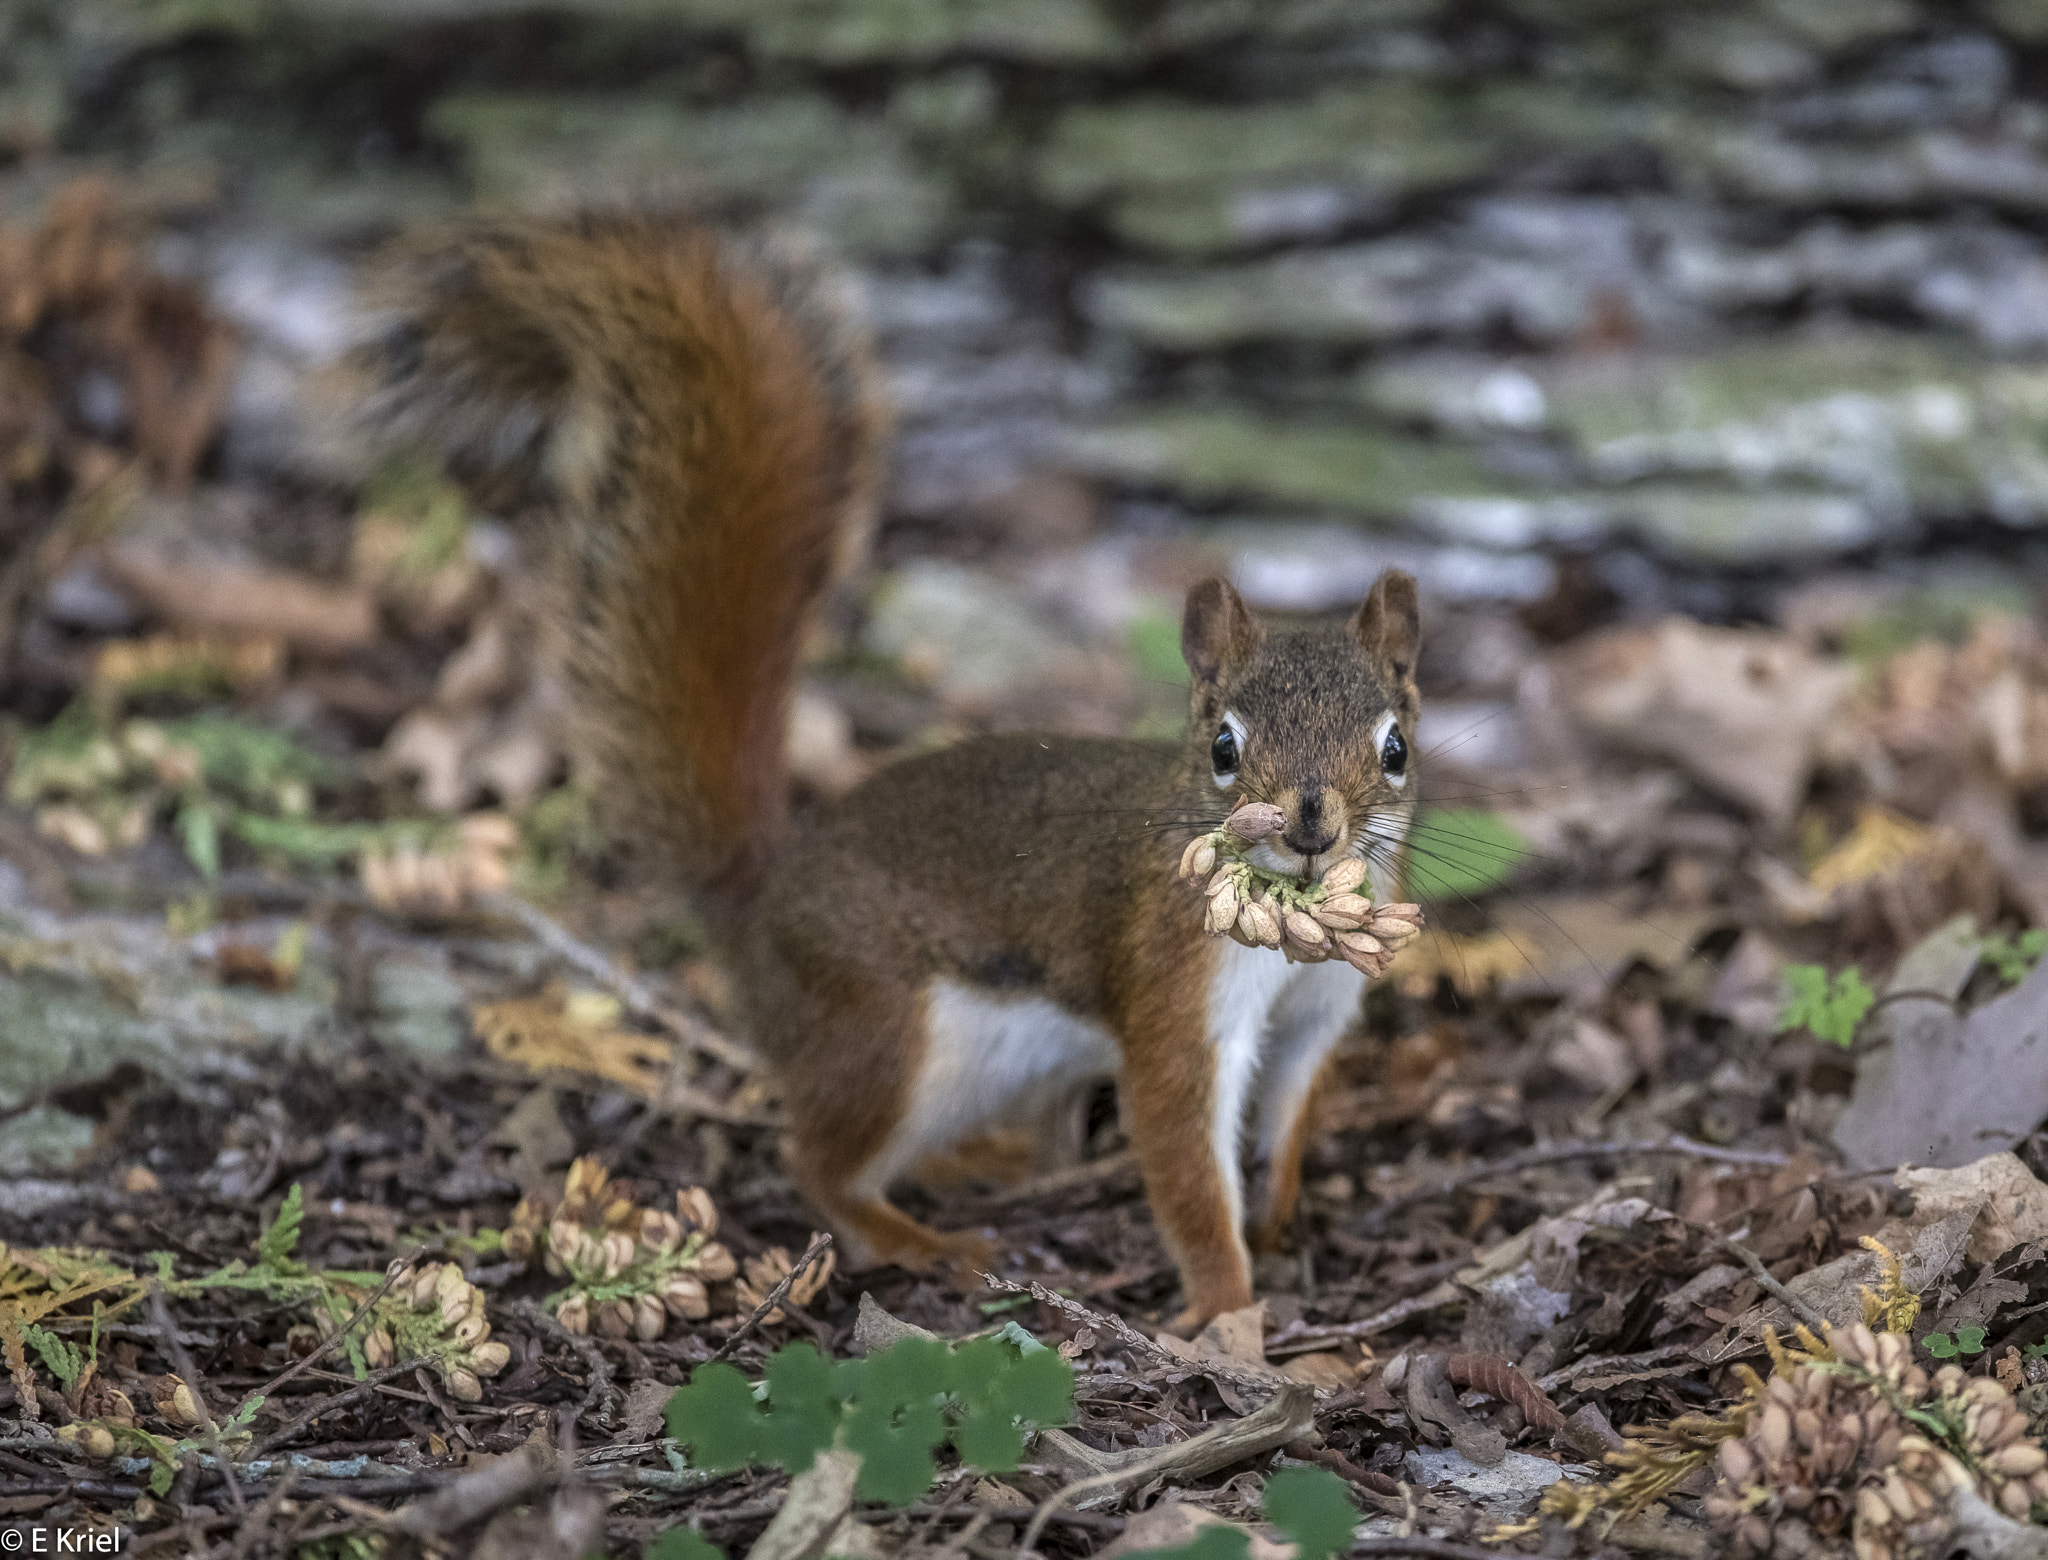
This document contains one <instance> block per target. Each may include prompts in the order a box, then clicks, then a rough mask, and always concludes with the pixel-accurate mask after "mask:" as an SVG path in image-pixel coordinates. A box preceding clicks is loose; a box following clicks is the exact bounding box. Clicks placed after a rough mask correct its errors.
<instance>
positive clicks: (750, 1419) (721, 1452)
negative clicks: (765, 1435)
mask: <svg viewBox="0 0 2048 1560" xmlns="http://www.w3.org/2000/svg"><path fill="white" fill-rule="evenodd" d="M666 1417H667V1419H668V1433H669V1434H670V1435H672V1436H674V1437H675V1438H676V1439H677V1440H678V1441H680V1442H682V1443H683V1444H684V1445H685V1446H688V1447H689V1448H690V1449H691V1450H692V1451H693V1452H695V1454H696V1461H697V1466H698V1467H700V1468H709V1469H711V1470H712V1471H713V1472H724V1471H725V1470H726V1469H729V1468H741V1467H744V1466H746V1464H748V1463H749V1462H752V1461H753V1460H754V1455H755V1448H756V1447H757V1445H758V1444H759V1439H760V1421H761V1411H760V1410H759V1409H757V1408H756V1407H755V1406H754V1389H753V1387H752V1385H751V1384H750V1383H749V1382H748V1381H747V1378H746V1377H745V1376H742V1375H741V1374H740V1373H739V1372H738V1371H737V1370H735V1369H733V1368H732V1366H730V1365H723V1364H721V1365H706V1366H704V1367H702V1368H701V1369H700V1370H698V1371H697V1372H696V1374H694V1375H693V1376H691V1378H690V1382H689V1385H688V1386H683V1387H678V1388H677V1389H676V1391H675V1394H674V1395H673V1396H672V1397H670V1398H669V1400H668V1410H667V1415H666Z"/></svg>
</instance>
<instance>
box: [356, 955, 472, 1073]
mask: <svg viewBox="0 0 2048 1560" xmlns="http://www.w3.org/2000/svg"><path fill="white" fill-rule="evenodd" d="M371 985H372V1000H373V1002H374V1004H375V1011H374V1012H373V1014H372V1015H371V1020H370V1032H371V1033H372V1034H373V1035H375V1036H376V1038H377V1039H378V1041H379V1042H381V1043H382V1044H384V1045H388V1046H394V1047H398V1048H401V1049H403V1050H406V1051H409V1052H411V1053H413V1054H414V1055H416V1056H420V1057H422V1058H426V1059H428V1060H439V1059H442V1058H446V1057H449V1056H452V1055H454V1053H455V1052H456V1051H457V1050H458V1049H460V1048H461V1045H462V1038H463V1036H464V1035H465V1034H466V1033H467V1032H468V1018H467V1014H468V1011H469V992H468V991H467V990H466V989H465V988H464V987H463V985H462V983H461V982H460V981H458V980H456V979H455V978H454V977H452V976H450V975H449V974H447V973H446V972H445V971H444V970H440V969H437V968H435V967H433V966H432V965H431V964H428V963H426V962H424V956H422V958H421V959H419V960H415V959H406V958H391V957H386V958H383V959H380V960H379V961H378V963H377V968H376V974H375V975H374V976H373V977H372V982H371Z"/></svg>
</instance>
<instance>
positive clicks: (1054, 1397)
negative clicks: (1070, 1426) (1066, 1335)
mask: <svg viewBox="0 0 2048 1560" xmlns="http://www.w3.org/2000/svg"><path fill="white" fill-rule="evenodd" d="M987 1401H988V1405H989V1407H990V1408H992V1409H995V1410H998V1411H1000V1412H1002V1413H1006V1414H1011V1415H1014V1416H1015V1417H1017V1418H1018V1419H1021V1420H1024V1421H1026V1422H1027V1423H1030V1424H1034V1425H1063V1424H1065V1423H1066V1422H1067V1421H1068V1420H1070V1419H1072V1418H1073V1417H1074V1367H1073V1366H1071V1365H1069V1364H1068V1363H1067V1362H1066V1361H1065V1360H1063V1359H1061V1358H1060V1357H1059V1355H1057V1354H1056V1353H1054V1352H1053V1351H1052V1350H1051V1349H1046V1350H1044V1351H1043V1352H1041V1353H1038V1354H1027V1355H1024V1356H1023V1357H1022V1358H1021V1359H1019V1360H1017V1361H1016V1363H1014V1364H1013V1365H1011V1366H1010V1368H1009V1369H1008V1370H1005V1371H1004V1372H1003V1373H1002V1374H1001V1375H1000V1376H998V1377H997V1378H996V1379H995V1381H994V1382H993V1383H992V1384H991V1386H990V1389H989V1394H988V1399H987Z"/></svg>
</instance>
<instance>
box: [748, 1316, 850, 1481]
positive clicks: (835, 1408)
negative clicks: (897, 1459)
mask: <svg viewBox="0 0 2048 1560" xmlns="http://www.w3.org/2000/svg"><path fill="white" fill-rule="evenodd" d="M835 1379H836V1378H835V1374H834V1372H833V1369H832V1363H831V1361H829V1360H827V1359H826V1358H825V1357H824V1356H823V1355H821V1354H820V1353H819V1352H818V1350H817V1348H816V1346H815V1345H813V1344H809V1343H793V1344H791V1345H789V1346H788V1347H787V1348H783V1349H777V1350H776V1351H775V1355H774V1357H773V1358H772V1359H770V1360H769V1361H768V1412H767V1414H765V1415H764V1416H762V1418H761V1420H760V1423H759V1425H758V1430H757V1439H756V1442H755V1449H754V1456H755V1457H756V1458H757V1459H758V1460H759V1461H762V1462H771V1463H775V1464H778V1465H779V1466H781V1467H783V1468H786V1469H787V1470H788V1471H789V1472H791V1473H802V1472H803V1471H804V1470H805V1469H806V1468H808V1467H810V1465H811V1463H812V1461H813V1459H815V1458H816V1457H817V1455H818V1453H820V1452H822V1451H823V1450H824V1449H825V1448H826V1447H828V1446H830V1445H831V1444H832V1437H833V1436H834V1435H835V1434H836V1433H837V1432H838V1429H839V1412H840V1405H839V1398H838V1395H837V1394H836V1393H835V1392H834V1391H833V1384H834V1381H835Z"/></svg>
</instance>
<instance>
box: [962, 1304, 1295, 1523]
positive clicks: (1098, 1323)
mask: <svg viewBox="0 0 2048 1560" xmlns="http://www.w3.org/2000/svg"><path fill="white" fill-rule="evenodd" d="M981 1280H982V1282H983V1283H985V1284H987V1285H988V1286H989V1287H990V1288H991V1289H1000V1290H1003V1291H1004V1292H1005V1293H1008V1294H1013V1295H1022V1294H1028V1295H1030V1296H1031V1298H1032V1299H1034V1300H1036V1301H1038V1302H1039V1303H1040V1304H1041V1305H1049V1306H1051V1307H1052V1308H1053V1309H1054V1310H1055V1311H1058V1312H1060V1313H1061V1314H1062V1315H1065V1316H1069V1317H1072V1318H1073V1319H1074V1320H1075V1321H1077V1322H1080V1323H1082V1324H1083V1325H1084V1326H1088V1327H1099V1328H1101V1329H1102V1330H1103V1331H1104V1332H1106V1333H1108V1334H1109V1335H1110V1336H1111V1337H1113V1338H1115V1339H1116V1340H1117V1341H1118V1342H1119V1343H1121V1344H1123V1345H1124V1346H1125V1347H1126V1348H1128V1349H1130V1350H1132V1351H1134V1352H1135V1353H1138V1354H1141V1355H1143V1356H1144V1357H1145V1358H1147V1359H1149V1360H1152V1361H1154V1362H1155V1363H1157V1364H1159V1365H1161V1366H1164V1367H1165V1368H1167V1369H1169V1370H1180V1371H1189V1372H1192V1373H1195V1374H1198V1375H1203V1376H1207V1377H1209V1378H1210V1379H1212V1380H1223V1381H1228V1382H1231V1383H1233V1384H1234V1385H1236V1386H1239V1387H1242V1388H1244V1389H1245V1390H1246V1391H1248V1392H1260V1393H1266V1394H1269V1395H1270V1394H1271V1393H1272V1392H1273V1391H1274V1389H1275V1388H1277V1387H1281V1386H1284V1385H1285V1384H1286V1383H1287V1379H1288V1378H1286V1377H1284V1376H1282V1375H1281V1374H1280V1373H1279V1372H1278V1371H1273V1372H1271V1373H1260V1372H1257V1371H1249V1370H1233V1369H1232V1368H1231V1367H1230V1366H1228V1365H1224V1364H1220V1363H1217V1362H1214V1361H1210V1360H1190V1359H1183V1358H1182V1357H1181V1356H1180V1355H1178V1354H1175V1353H1173V1352H1172V1351H1171V1350H1169V1349H1163V1348H1161V1347H1160V1346H1159V1345H1158V1344H1157V1343H1155V1342H1154V1341H1153V1340H1152V1339H1150V1338H1147V1337H1146V1336H1145V1335H1144V1334H1143V1333H1141V1332H1139V1331H1138V1330H1137V1328H1135V1327H1133V1326H1131V1324H1130V1323H1129V1322H1126V1321H1125V1320H1124V1319H1123V1318H1122V1317H1120V1316H1111V1315H1109V1314H1107V1313H1105V1312H1102V1311H1091V1310H1090V1309H1089V1308H1088V1307H1087V1306H1085V1305H1083V1304H1081V1302H1080V1301H1078V1300H1069V1299H1068V1298H1067V1297H1066V1296H1065V1295H1062V1294H1055V1293H1054V1292H1053V1291H1052V1290H1050V1289H1047V1288H1046V1287H1045V1285H1043V1284H1040V1283H1031V1284H1019V1283H1014V1282H1012V1281H1011V1280H1009V1279H1007V1278H997V1277H996V1276H995V1275H994V1274H993V1273H983V1274H982V1275H981ZM1330 1395H1331V1393H1330V1389H1329V1388H1328V1387H1321V1388H1318V1389H1316V1396H1317V1397H1329V1396H1330ZM1025 1547H1026V1548H1027V1549H1028V1548H1029V1547H1030V1546H1029V1545H1028V1544H1027V1545H1026V1546H1025Z"/></svg>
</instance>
